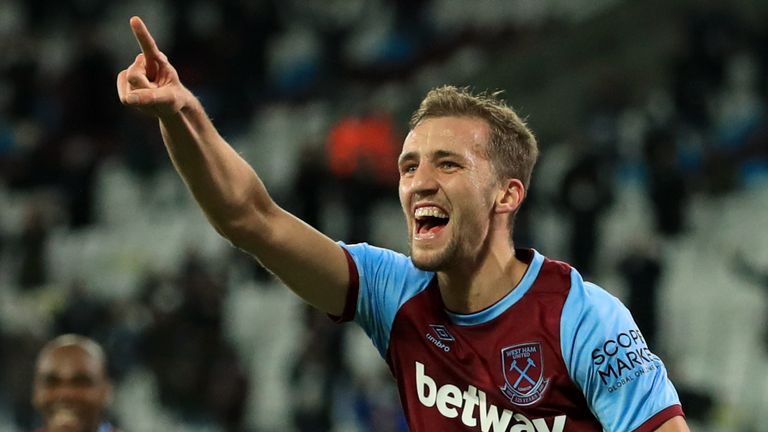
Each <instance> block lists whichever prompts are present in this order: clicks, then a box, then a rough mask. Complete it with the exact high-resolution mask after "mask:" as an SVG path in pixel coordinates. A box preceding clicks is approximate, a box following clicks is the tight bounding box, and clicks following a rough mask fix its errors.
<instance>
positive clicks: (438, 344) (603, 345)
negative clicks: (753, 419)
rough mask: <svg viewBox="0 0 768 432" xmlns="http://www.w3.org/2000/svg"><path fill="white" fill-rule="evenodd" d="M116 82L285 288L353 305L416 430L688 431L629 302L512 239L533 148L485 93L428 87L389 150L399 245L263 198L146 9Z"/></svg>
mask: <svg viewBox="0 0 768 432" xmlns="http://www.w3.org/2000/svg"><path fill="white" fill-rule="evenodd" d="M130 24H131V27H132V30H133V33H134V35H135V36H136V39H137V40H138V43H139V45H140V46H141V51H142V53H141V54H139V55H138V56H137V57H136V60H135V61H134V63H133V64H131V65H130V66H129V67H128V68H127V69H126V70H124V71H122V72H120V74H119V75H118V78H117V88H118V93H119V96H120V100H121V101H122V102H123V103H124V104H125V105H128V106H133V107H136V108H138V109H139V110H141V111H143V112H145V113H148V114H150V115H152V116H154V117H157V118H158V119H159V123H160V130H161V133H162V136H163V139H164V141H165V144H166V147H167V150H168V153H169V154H170V157H171V160H172V161H173V163H174V165H175V167H176V169H177V170H178V172H179V173H180V175H181V176H182V178H183V179H184V181H185V182H186V184H187V186H188V187H189V189H190V191H191V192H192V194H193V195H194V197H195V199H196V200H197V202H198V204H199V205H200V207H201V208H202V209H203V211H204V212H205V214H206V216H207V217H208V219H209V221H210V222H211V224H212V225H213V226H214V227H215V229H216V230H217V231H218V232H219V233H220V234H222V235H223V236H224V237H226V238H227V239H229V240H230V241H231V242H232V243H233V244H234V245H236V246H237V247H240V248H241V249H244V250H245V251H247V252H249V253H251V254H252V255H253V256H255V257H256V258H257V259H258V260H259V261H260V262H261V263H262V264H263V265H264V266H266V267H267V268H269V269H270V270H271V271H272V272H274V273H275V274H276V275H277V276H278V277H280V279H282V281H283V282H284V283H285V284H286V285H287V286H288V287H289V288H291V289H292V290H293V291H294V292H296V294H298V295H299V296H300V297H302V298H303V299H304V300H305V301H307V302H308V303H310V304H312V305H314V306H315V307H316V308H318V309H320V310H322V311H325V312H327V313H329V314H331V315H333V316H335V317H337V318H338V319H339V320H342V321H343V320H355V321H356V322H357V323H358V324H359V325H361V326H362V327H363V328H364V329H365V331H366V332H367V333H368V335H369V336H370V338H371V339H372V340H373V343H374V345H375V346H376V347H377V348H378V350H379V352H380V353H381V355H382V356H383V357H384V358H385V359H386V361H387V363H388V365H389V367H390V370H391V371H392V374H393V375H394V377H395V379H396V381H397V384H398V388H399V392H400V396H401V399H402V403H403V407H404V410H405V413H406V417H407V419H408V424H409V427H410V429H411V430H412V431H436V430H451V431H457V430H467V431H473V430H481V431H496V432H499V431H531V432H545V431H547V432H555V431H558V432H562V431H600V430H608V431H622V432H624V431H633V430H637V431H651V430H659V431H687V430H688V428H687V426H686V422H685V420H684V418H683V411H682V408H681V406H680V403H679V400H678V396H677V393H676V391H675V389H674V387H673V386H672V384H671V382H670V381H669V379H668V377H667V374H666V370H665V368H664V365H663V363H662V362H661V360H660V359H659V358H658V357H656V356H655V355H654V354H653V353H651V351H650V350H649V349H648V347H647V346H646V344H645V341H644V340H643V337H642V334H641V333H640V331H639V330H638V329H637V328H636V326H635V324H634V322H633V320H632V317H631V316H630V314H629V312H628V311H627V309H626V308H625V307H624V306H623V305H622V304H621V303H620V302H619V301H618V300H617V299H616V298H614V297H612V296H611V295H609V294H608V293H607V292H606V291H604V290H602V289H600V288H598V287H597V286H595V285H593V284H590V283H588V282H584V281H583V280H582V278H581V276H580V275H579V273H578V272H577V271H576V270H575V269H573V268H571V267H570V266H568V265H567V264H564V263H561V262H557V261H552V260H549V259H547V258H545V257H544V256H542V255H541V254H540V253H538V252H537V251H535V250H522V249H515V248H514V246H513V244H512V241H511V234H512V228H513V222H514V216H515V214H516V212H517V210H518V209H519V208H520V205H521V203H522V202H523V198H524V197H525V194H526V191H527V190H528V184H529V180H530V176H531V171H532V169H533V165H534V163H535V161H536V157H537V153H538V150H537V147H536V142H535V139H534V137H533V135H532V134H531V132H530V131H529V130H528V129H527V127H526V126H525V124H524V123H523V122H522V121H521V120H520V119H519V118H518V117H517V115H516V114H515V113H514V112H513V111H512V110H511V109H509V108H508V107H507V106H506V105H505V104H504V103H502V102H500V101H498V100H496V98H495V97H493V96H488V95H473V94H470V93H469V92H467V91H464V90H461V89H456V88H453V87H442V88H439V89H435V90H433V91H431V92H430V93H429V94H428V95H427V96H426V98H425V100H424V101H423V102H422V104H421V106H420V107H419V109H418V110H417V111H416V113H415V114H414V116H413V118H412V122H411V130H410V133H409V134H408V136H407V138H406V139H405V142H404V144H403V149H402V153H401V154H400V158H399V163H398V165H399V170H400V186H399V195H400V201H401V204H402V207H403V211H404V212H405V218H406V220H407V225H408V235H409V238H410V258H409V257H406V256H404V255H401V254H398V253H395V252H393V251H389V250H385V249H380V248H376V247H372V246H369V245H367V244H355V245H346V244H344V243H336V242H334V241H332V240H331V239H329V238H328V237H326V236H325V235H323V234H321V233H320V232H318V231H316V230H315V229H313V228H311V227H310V226H308V225H306V224H305V223H303V222H302V221H300V220H299V219H297V218H296V217H294V216H293V215H291V214H289V213H288V212H286V211H285V210H283V209H282V208H280V207H279V206H277V205H276V204H275V202H274V201H273V200H272V199H271V198H270V196H269V194H268V192H267V190H266V189H265V187H264V184H263V183H262V182H261V180H260V179H259V177H258V176H257V175H256V173H255V172H254V171H253V169H252V168H251V167H250V166H249V165H248V164H247V163H246V162H245V161H244V160H243V159H242V158H240V156H239V155H238V154H237V153H236V152H235V151H234V150H233V149H232V148H231V147H230V146H229V145H228V144H227V143H226V142H225V141H224V139H223V138H222V137H221V136H220V135H219V134H218V132H217V131H216V129H215V128H214V126H213V124H212V123H211V121H210V120H209V119H208V117H207V116H206V114H205V111H204V110H203V107H202V106H201V104H200V102H199V101H198V100H197V99H196V98H195V97H194V95H193V94H192V93H191V92H190V91H189V90H187V89H186V88H185V87H184V86H183V85H182V84H181V82H180V80H179V77H178V74H177V72H176V70H175V69H174V68H173V66H172V65H171V64H170V63H169V61H168V58H167V57H166V56H165V55H164V54H163V53H162V52H161V51H160V50H159V48H158V47H157V45H156V43H155V41H154V40H153V38H152V36H151V35H150V33H149V31H148V30H147V28H146V27H145V26H144V24H143V22H142V21H141V20H140V19H139V18H138V17H134V18H131V21H130Z"/></svg>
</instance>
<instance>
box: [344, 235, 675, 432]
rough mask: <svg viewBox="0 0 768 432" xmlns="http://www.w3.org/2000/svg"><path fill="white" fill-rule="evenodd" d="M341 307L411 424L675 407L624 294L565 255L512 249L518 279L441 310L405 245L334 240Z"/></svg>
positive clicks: (589, 420)
mask: <svg viewBox="0 0 768 432" xmlns="http://www.w3.org/2000/svg"><path fill="white" fill-rule="evenodd" d="M340 245H341V246H342V248H343V249H344V251H345V254H346V256H347V261H348V264H349V271H350V287H349V288H350V289H349V293H348V295H347V305H346V307H345V311H344V315H343V316H342V317H339V320H341V321H344V320H352V319H354V320H355V321H356V322H357V323H358V324H359V325H360V326H361V327H362V328H363V329H364V330H365V332H366V333H367V334H368V336H369V337H370V338H371V340H372V341H373V344H374V345H375V346H376V348H377V349H378V351H379V352H380V353H381V355H382V357H383V358H384V359H385V360H386V361H387V364H388V365H389V368H390V370H391V372H392V374H393V375H394V377H395V379H396V381H397V383H398V389H399V393H400V398H401V401H402V405H403V408H404V411H405V415H406V418H407V419H408V425H409V427H410V430H411V431H413V432H419V431H435V430H446V431H476V430H481V431H485V432H487V431H495V432H499V431H510V432H523V431H530V432H555V431H560V432H562V431H602V430H606V431H620V432H625V431H652V430H654V429H656V428H657V427H659V426H660V425H661V424H663V423H664V422H665V421H667V420H669V419H670V418H672V417H674V416H678V415H683V411H682V408H681V406H680V402H679V398H678V396H677V392H676V391H675V389H674V387H673V385H672V383H671V382H670V380H669V379H668V377H667V373H666V369H665V367H664V365H663V363H662V362H661V360H660V359H659V358H658V357H657V356H655V355H654V354H653V353H652V352H651V351H650V350H649V349H648V347H647V346H646V343H645V341H644V340H643V337H642V333H640V331H639V330H638V329H637V326H636V324H635V322H634V320H633V319H632V316H631V315H630V313H629V311H628V310H627V309H626V307H624V305H623V304H621V302H620V301H619V300H618V299H617V298H615V297H614V296H612V295H610V294H609V293H608V292H606V291H604V290H603V289H602V288H600V287H598V286H596V285H594V284H592V283H589V282H584V281H583V280H582V278H581V275H579V273H578V272H577V271H576V270H575V269H573V268H571V267H570V266H569V265H567V264H565V263H562V262H558V261H554V260H550V259H548V258H545V257H544V256H542V255H541V254H540V253H538V252H537V251H535V250H531V249H518V250H517V251H516V254H517V257H518V258H519V259H521V260H522V261H524V262H526V263H527V264H528V269H527V271H526V273H525V275H524V276H523V278H522V280H521V281H520V282H519V283H518V285H517V286H516V287H514V289H513V290H511V291H510V293H509V294H507V295H506V296H505V297H504V298H502V299H501V300H499V301H498V302H497V303H495V304H494V305H492V306H490V307H488V308H486V309H484V310H482V311H480V312H477V313H473V314H456V313H452V312H450V311H448V310H447V309H446V307H445V305H444V304H443V301H442V297H441V296H440V289H439V286H438V283H437V278H436V274H435V273H432V272H425V271H422V270H419V269H417V268H416V267H414V266H413V264H412V262H411V260H410V258H409V257H407V256H405V255H402V254H399V253H396V252H394V251H391V250H388V249H381V248H377V247H373V246H370V245H368V244H365V243H363V244H355V245H346V244H344V243H340Z"/></svg>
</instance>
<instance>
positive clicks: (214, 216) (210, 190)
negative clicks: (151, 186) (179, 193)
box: [160, 94, 275, 241]
mask: <svg viewBox="0 0 768 432" xmlns="http://www.w3.org/2000/svg"><path fill="white" fill-rule="evenodd" d="M160 129H161V132H162V136H163V141H164V142H165V146H166V148H167V150H168V154H169V156H170V158H171V161H172V162H173V165H174V167H175V168H176V170H177V171H178V172H179V174H180V175H181V177H182V178H183V179H184V182H185V183H186V185H187V187H188V188H189V190H190V191H191V192H192V195H193V196H194V198H195V200H196V201H197V202H198V204H199V205H200V207H201V208H202V209H203V211H204V212H205V214H206V216H207V217H208V219H209V221H210V222H211V224H212V225H213V226H214V228H216V230H217V231H218V232H219V233H221V234H222V235H224V236H226V237H232V236H234V235H235V234H234V233H235V232H236V231H237V227H238V226H239V225H242V224H244V223H245V222H244V219H246V218H247V219H248V220H249V222H248V223H254V221H258V220H259V219H260V218H259V217H258V216H259V215H266V214H267V213H268V212H270V211H272V210H274V209H273V207H274V206H275V204H274V202H273V201H272V199H271V197H270V196H269V194H268V192H267V190H266V188H265V187H264V184H263V183H262V181H261V180H260V179H259V177H258V176H257V175H256V173H255V172H254V170H253V169H252V168H251V167H250V165H248V163H247V162H246V161H245V160H243V158H242V157H240V155H239V154H237V152H236V151H235V150H234V149H233V148H232V147H231V146H230V145H229V144H228V143H227V142H226V141H225V140H224V139H223V138H222V137H221V135H219V133H218V131H217V130H216V128H215V127H214V126H213V124H212V122H211V121H210V120H209V119H208V116H207V115H206V113H205V110H204V109H203V107H202V105H201V104H200V102H199V101H198V100H197V99H196V98H194V96H192V95H191V94H190V95H189V99H188V102H187V103H186V104H185V106H184V108H182V109H181V110H180V111H179V112H178V113H177V114H174V115H170V116H165V117H161V120H160ZM257 231H258V230H257ZM230 240H232V241H236V240H237V239H235V238H230Z"/></svg>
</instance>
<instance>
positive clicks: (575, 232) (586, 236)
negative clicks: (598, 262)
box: [559, 154, 612, 278]
mask: <svg viewBox="0 0 768 432" xmlns="http://www.w3.org/2000/svg"><path fill="white" fill-rule="evenodd" d="M601 161H602V158H601V156H600V155H593V154H585V155H583V156H581V157H579V158H577V159H576V160H575V162H574V163H573V165H572V166H571V167H570V168H569V169H568V170H567V171H566V173H565V176H564V177H563V179H562V181H561V183H560V184H561V186H560V202H559V204H560V206H561V208H562V210H564V211H565V213H566V215H567V216H568V218H569V219H570V227H571V233H570V237H569V243H568V251H569V257H570V260H571V262H572V263H573V266H574V268H576V269H577V270H578V271H579V272H581V273H582V274H583V275H585V278H589V277H591V276H593V275H594V270H595V268H594V265H595V253H596V251H597V246H598V242H599V236H600V223H601V220H602V216H603V214H604V213H605V211H606V210H607V209H608V207H609V206H610V204H611V201H612V193H611V189H610V185H609V184H608V183H607V181H606V179H605V178H604V172H603V171H602V162H601Z"/></svg>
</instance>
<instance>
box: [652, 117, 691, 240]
mask: <svg viewBox="0 0 768 432" xmlns="http://www.w3.org/2000/svg"><path fill="white" fill-rule="evenodd" d="M645 160H646V163H647V166H648V189H649V191H648V194H649V196H650V199H651V203H652V204H653V214H654V217H655V222H656V229H657V230H658V231H659V232H660V233H661V234H662V235H664V236H675V235H677V234H680V233H681V232H682V231H683V230H684V229H685V225H686V211H687V208H688V185H687V184H686V180H685V174H684V173H683V171H682V169H681V168H680V166H679V164H678V162H677V141H676V137H675V135H674V132H673V130H670V129H659V130H655V131H651V132H649V133H648V134H647V135H646V137H645Z"/></svg>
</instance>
